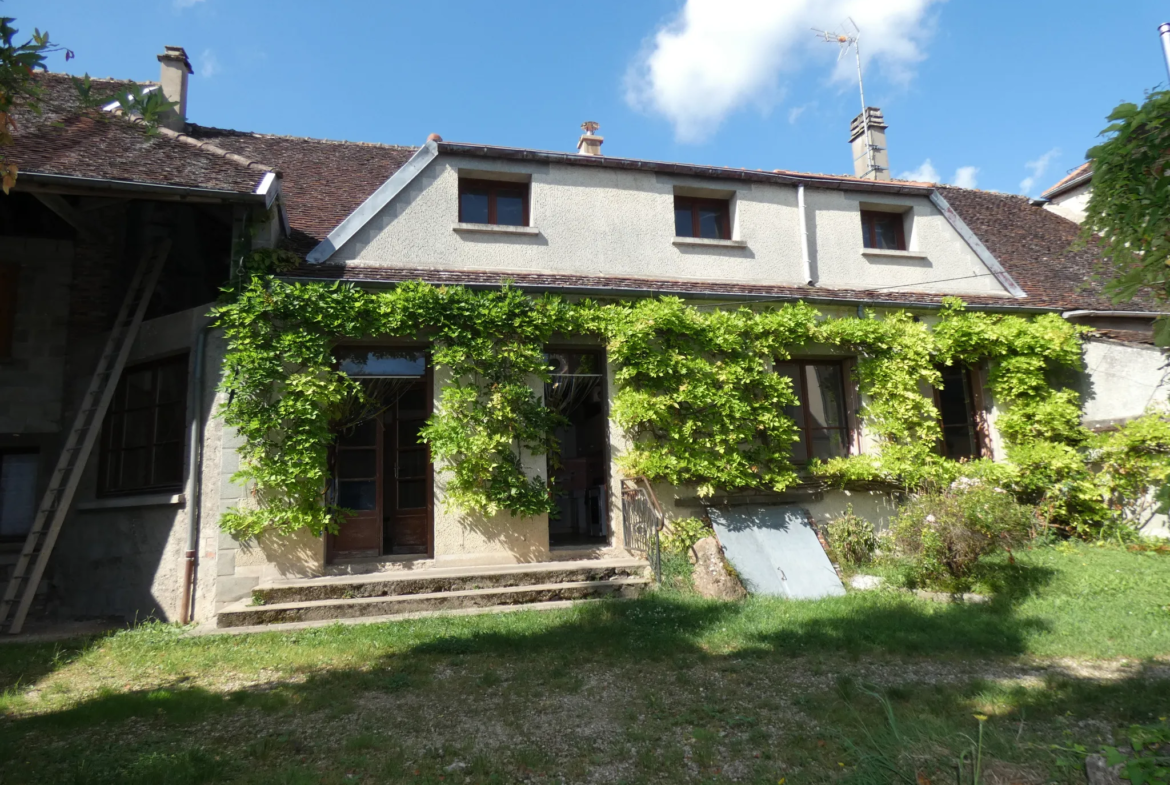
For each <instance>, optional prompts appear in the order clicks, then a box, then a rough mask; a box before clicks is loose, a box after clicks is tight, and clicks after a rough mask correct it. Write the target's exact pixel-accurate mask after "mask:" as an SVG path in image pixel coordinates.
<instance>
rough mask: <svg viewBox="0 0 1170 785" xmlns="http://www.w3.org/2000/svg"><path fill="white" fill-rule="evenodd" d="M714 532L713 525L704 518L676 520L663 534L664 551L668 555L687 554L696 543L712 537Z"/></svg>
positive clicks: (668, 525)
mask: <svg viewBox="0 0 1170 785" xmlns="http://www.w3.org/2000/svg"><path fill="white" fill-rule="evenodd" d="M713 533H714V531H713V530H712V529H711V524H709V523H707V521H705V520H703V519H702V518H676V519H675V520H673V521H671V522H670V523H669V524H667V526H666V529H665V530H664V531H663V532H662V550H664V551H666V552H667V553H674V554H686V552H687V551H689V550H690V549H691V548H692V547H694V545H695V543H696V542H698V541H699V540H701V539H703V538H704V537H710V536H711V535H712V534H713Z"/></svg>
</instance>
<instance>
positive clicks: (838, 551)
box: [829, 504, 877, 567]
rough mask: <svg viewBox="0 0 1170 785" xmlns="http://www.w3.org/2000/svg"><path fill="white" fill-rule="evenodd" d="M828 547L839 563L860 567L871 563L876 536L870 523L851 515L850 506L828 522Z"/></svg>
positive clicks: (858, 516)
mask: <svg viewBox="0 0 1170 785" xmlns="http://www.w3.org/2000/svg"><path fill="white" fill-rule="evenodd" d="M829 547H830V548H832V549H833V554H834V555H835V556H836V557H837V561H838V562H839V563H844V564H848V565H849V566H851V567H860V566H861V565H863V564H869V563H870V562H871V561H873V553H874V551H875V550H876V549H877V534H876V533H874V530H873V524H872V523H870V522H869V521H867V520H866V519H865V518H862V517H861V516H860V515H854V514H853V505H852V504H850V505H849V506H848V507H847V508H846V509H845V513H844V514H843V515H839V516H837V517H836V518H834V519H833V520H832V521H830V522H829Z"/></svg>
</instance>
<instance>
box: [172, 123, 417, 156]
mask: <svg viewBox="0 0 1170 785" xmlns="http://www.w3.org/2000/svg"><path fill="white" fill-rule="evenodd" d="M187 125H188V126H192V127H195V128H202V129H205V130H208V131H221V132H226V133H232V134H238V135H239V136H250V137H253V138H256V139H288V140H290V141H294V142H317V143H319V144H337V145H354V146H356V147H384V148H388V149H391V150H417V149H418V145H409V144H386V143H385V142H353V141H350V140H348V139H322V138H320V137H316V136H293V135H292V134H265V133H260V132H259V131H239V130H236V129H235V128H217V127H216V126H213V125H200V124H199V123H187Z"/></svg>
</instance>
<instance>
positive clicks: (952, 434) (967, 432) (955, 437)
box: [943, 425, 975, 458]
mask: <svg viewBox="0 0 1170 785" xmlns="http://www.w3.org/2000/svg"><path fill="white" fill-rule="evenodd" d="M943 450H944V454H945V455H946V457H948V458H974V457H975V434H974V432H973V431H972V429H971V428H969V427H967V426H965V425H960V426H952V427H949V428H943Z"/></svg>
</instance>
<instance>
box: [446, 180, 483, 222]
mask: <svg viewBox="0 0 1170 785" xmlns="http://www.w3.org/2000/svg"><path fill="white" fill-rule="evenodd" d="M448 198H449V197H448ZM459 220H460V221H462V222H463V223H468V224H485V223H487V222H488V192H487V189H483V190H481V189H478V188H477V189H465V190H464V191H463V193H461V194H460V195H459Z"/></svg>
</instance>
